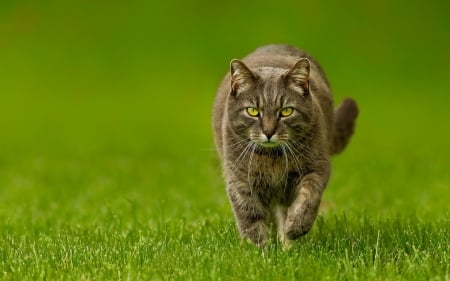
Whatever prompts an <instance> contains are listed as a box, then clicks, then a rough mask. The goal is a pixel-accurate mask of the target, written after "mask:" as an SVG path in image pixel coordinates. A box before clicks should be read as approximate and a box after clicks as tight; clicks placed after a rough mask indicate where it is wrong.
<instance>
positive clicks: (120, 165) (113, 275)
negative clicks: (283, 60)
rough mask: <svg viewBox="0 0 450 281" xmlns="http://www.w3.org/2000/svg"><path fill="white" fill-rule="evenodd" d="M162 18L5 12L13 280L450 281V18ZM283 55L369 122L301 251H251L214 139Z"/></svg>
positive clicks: (3, 264)
mask: <svg viewBox="0 0 450 281" xmlns="http://www.w3.org/2000/svg"><path fill="white" fill-rule="evenodd" d="M113 2H114V1H113ZM96 3H97V2H96ZM146 3H147V2H145V1H143V2H138V1H136V2H133V3H131V2H130V3H128V4H127V5H125V4H120V3H112V2H111V3H110V4H108V5H107V6H104V5H103V4H101V2H98V3H97V4H93V3H91V2H88V1H86V3H83V1H78V2H77V3H75V2H74V3H71V2H70V1H67V2H60V1H46V2H45V3H44V2H42V3H39V4H37V3H35V4H30V3H25V2H24V3H22V2H20V1H4V2H2V4H0V34H3V35H4V36H3V37H2V39H0V61H1V65H2V67H0V280H449V279H450V273H449V271H450V270H449V264H450V261H449V252H450V241H449V237H450V233H449V230H450V220H449V210H450V209H449V204H448V201H449V198H450V190H449V188H450V173H449V172H448V167H450V160H449V157H448V156H449V155H450V146H449V143H450V131H449V130H448V129H447V128H448V120H449V119H450V114H449V113H448V104H449V102H450V98H449V95H448V92H449V90H450V87H449V86H448V74H449V73H450V63H448V62H449V56H448V49H449V46H450V39H449V38H450V37H448V36H445V35H447V31H448V26H450V25H449V23H448V16H447V14H446V13H445V10H446V7H445V5H447V4H441V3H427V6H426V7H421V6H420V5H421V4H420V3H419V2H418V3H414V2H412V3H410V5H409V6H408V7H404V6H402V5H400V4H396V3H392V2H391V1H377V3H378V4H379V5H378V6H372V7H370V6H364V5H363V4H360V3H359V2H357V1H354V2H353V3H352V2H349V3H339V4H334V3H331V1H330V3H322V2H321V3H317V4H308V5H309V6H301V7H299V6H298V5H299V4H298V3H297V2H295V1H287V2H286V3H285V4H286V5H285V6H283V5H279V3H277V2H268V3H266V5H262V6H261V7H260V9H259V10H258V11H259V12H258V13H254V12H250V11H253V9H254V7H253V6H252V5H250V4H249V3H247V4H239V2H233V1H232V2H227V3H228V4H223V6H221V7H220V8H218V6H216V5H212V4H210V3H209V2H207V1H200V0H198V1H194V2H192V3H191V2H189V3H191V4H189V5H188V4H186V3H188V2H186V3H185V4H182V3H172V4H171V5H166V4H158V5H159V6H157V5H154V4H146ZM149 3H150V2H149ZM305 5H306V4H305ZM299 8H301V9H299ZM305 11H314V12H312V13H311V12H308V13H307V12H305ZM299 12H300V13H301V16H298V15H297V13H299ZM151 13H152V14H151ZM150 14H151V16H150ZM341 14H345V15H346V16H345V17H342V16H341ZM250 15H251V16H250ZM418 18H420V19H422V20H420V21H418V20H417V19H418ZM268 19H271V20H270V21H269V20H268ZM356 23H358V24H356ZM257 26H259V27H260V28H256V27H257ZM418 34H420V36H418ZM3 38H4V39H3ZM272 42H288V43H292V44H295V45H298V46H301V47H304V48H306V49H307V50H309V51H310V52H311V53H312V54H313V55H314V56H316V57H317V59H318V60H319V61H320V62H321V63H322V65H323V66H324V68H325V70H326V71H327V73H328V76H329V78H330V81H331V83H332V87H333V91H334V93H335V99H336V101H337V102H339V101H340V100H342V99H343V98H344V97H345V96H352V97H354V98H355V99H356V100H357V101H358V104H359V106H360V110H361V115H360V117H359V119H358V123H357V129H356V134H355V136H354V138H353V139H352V141H351V143H350V146H349V147H348V149H347V150H346V151H344V153H343V154H342V155H339V156H337V157H336V158H334V159H333V171H332V177H331V180H330V183H329V185H328V187H327V190H326V191H325V194H324V198H323V206H322V208H321V211H320V215H319V218H318V220H317V221H316V223H315V225H314V227H313V229H312V231H311V233H309V234H308V235H306V236H305V237H303V238H301V239H300V240H299V241H297V242H295V243H294V245H293V247H292V248H291V249H290V250H288V251H283V250H282V249H281V247H280V245H278V244H277V242H276V241H271V242H270V243H269V245H268V248H267V249H266V250H260V249H257V248H255V247H254V246H252V245H249V244H245V243H242V242H241V241H240V239H239V236H238V233H237V231H236V228H235V225H234V219H233V215H232V212H231V209H230V206H229V203H228V200H227V197H226V193H225V190H224V183H223V180H222V177H221V168H220V163H219V160H218V159H217V156H216V154H215V152H214V147H213V141H212V133H211V130H210V127H211V125H210V114H211V105H212V101H213V97H214V92H215V89H216V87H217V85H218V83H219V81H220V79H221V77H222V75H223V74H224V72H225V71H226V68H227V67H228V61H229V60H230V59H231V58H235V57H241V56H242V55H244V54H245V53H247V52H249V51H251V50H252V49H254V48H255V47H256V46H257V45H260V44H265V43H272ZM330 42H331V43H330ZM429 42H432V44H430V43H429Z"/></svg>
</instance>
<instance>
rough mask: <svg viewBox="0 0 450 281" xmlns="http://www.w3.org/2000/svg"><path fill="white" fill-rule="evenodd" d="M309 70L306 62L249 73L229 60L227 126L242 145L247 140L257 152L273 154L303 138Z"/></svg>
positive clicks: (308, 114)
mask: <svg viewBox="0 0 450 281" xmlns="http://www.w3.org/2000/svg"><path fill="white" fill-rule="evenodd" d="M309 69H310V64H309V61H308V60H307V59H302V60H300V61H299V62H298V63H297V64H295V65H294V66H293V67H292V68H291V69H290V70H281V69H277V68H271V67H266V68H259V69H254V70H250V69H248V68H247V67H246V66H245V65H244V64H243V63H242V62H240V61H237V60H234V61H232V63H231V77H232V78H231V83H232V85H231V88H232V89H231V94H230V96H229V98H228V116H229V125H230V126H231V128H232V130H233V131H234V132H235V133H236V134H237V135H239V137H240V139H241V140H243V144H244V145H245V144H246V142H245V141H244V140H247V143H251V144H252V145H254V148H255V149H256V150H255V151H257V152H258V151H259V152H261V153H264V152H273V151H276V150H279V149H281V148H283V147H286V146H288V148H287V149H290V148H294V147H296V146H297V145H298V144H299V142H300V141H301V140H302V138H304V137H305V136H306V134H307V132H308V130H309V127H310V124H311V102H312V101H311V96H310V95H309ZM286 144H287V145H286Z"/></svg>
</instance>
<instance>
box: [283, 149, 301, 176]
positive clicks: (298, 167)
mask: <svg viewBox="0 0 450 281" xmlns="http://www.w3.org/2000/svg"><path fill="white" fill-rule="evenodd" d="M285 145H286V147H287V149H288V151H289V153H290V154H291V155H292V159H293V161H294V164H295V166H296V167H297V170H298V171H299V172H300V173H302V174H303V169H302V165H301V163H300V160H299V159H298V157H297V155H295V152H294V151H293V150H292V148H291V146H290V145H289V143H285Z"/></svg>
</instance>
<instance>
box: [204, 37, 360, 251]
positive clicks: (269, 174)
mask: <svg viewBox="0 0 450 281" xmlns="http://www.w3.org/2000/svg"><path fill="white" fill-rule="evenodd" d="M248 107H254V108H257V109H259V110H260V112H261V113H260V115H259V116H256V117H252V116H249V114H247V111H246V109H247V108H248ZM284 107H292V108H294V112H293V113H292V115H290V116H288V117H282V116H281V115H280V110H281V108H284ZM357 115H358V108H357V106H356V103H355V102H354V101H353V100H351V99H346V100H344V102H343V103H342V104H341V106H340V107H338V108H337V109H336V111H333V100H332V96H331V92H330V88H329V84H328V81H327V78H326V77H325V74H324V72H323V71H322V69H321V68H320V66H319V64H318V63H317V62H316V61H315V60H314V59H313V58H312V57H311V56H309V55H308V54H306V53H305V52H304V51H302V50H299V49H296V48H294V47H291V46H287V45H269V46H264V47H261V48H259V49H257V50H256V51H254V52H253V53H251V54H249V55H248V56H247V57H245V58H244V59H242V61H239V60H233V61H232V62H231V67H230V72H229V73H228V74H227V75H226V77H225V78H224V80H223V81H222V83H221V85H220V87H219V89H218V91H217V96H216V100H215V104H214V109H213V126H214V133H215V143H216V146H217V149H218V152H219V155H220V157H221V159H222V162H223V169H224V174H225V178H226V186H227V193H228V197H229V199H230V202H231V205H232V208H233V211H234V215H235V218H236V220H237V225H238V229H239V232H240V234H241V236H242V237H243V238H248V239H250V240H251V241H252V242H253V243H255V244H257V245H264V244H265V242H266V241H267V239H268V235H269V226H270V224H271V222H272V221H275V222H277V224H278V234H279V238H280V239H281V240H282V242H284V243H285V244H288V243H289V241H291V240H294V239H296V238H299V237H300V236H302V235H304V234H306V233H307V232H308V231H309V230H310V229H311V226H312V225H313V223H314V220H315V218H316V215H317V211H318V209H319V205H320V200H321V196H322V192H323V191H324V189H325V186H326V185H327V183H328V179H329V176H330V155H332V154H335V153H339V152H341V151H342V150H343V149H344V147H345V146H346V144H347V143H348V141H349V139H350V136H351V135H352V133H353V129H354V124H355V119H356V117H357ZM270 140H271V141H272V143H270Z"/></svg>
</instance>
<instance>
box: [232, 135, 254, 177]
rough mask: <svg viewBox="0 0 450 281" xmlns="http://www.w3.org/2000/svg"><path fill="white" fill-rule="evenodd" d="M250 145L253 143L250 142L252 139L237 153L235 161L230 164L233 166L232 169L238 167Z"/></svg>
mask: <svg viewBox="0 0 450 281" xmlns="http://www.w3.org/2000/svg"><path fill="white" fill-rule="evenodd" d="M252 145H253V142H252V141H250V142H248V143H247V145H246V146H245V148H244V149H243V150H242V152H241V153H240V154H239V157H238V158H237V159H236V161H234V163H233V165H232V166H233V167H232V169H233V170H234V171H236V170H237V169H238V168H239V166H240V164H241V163H242V161H243V160H244V159H245V157H246V155H247V153H248V152H249V151H250V149H251V147H252Z"/></svg>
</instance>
